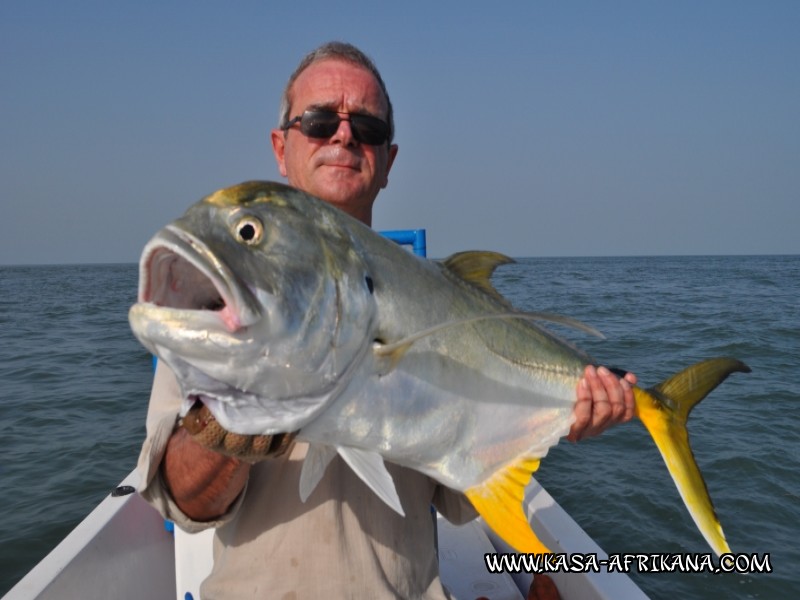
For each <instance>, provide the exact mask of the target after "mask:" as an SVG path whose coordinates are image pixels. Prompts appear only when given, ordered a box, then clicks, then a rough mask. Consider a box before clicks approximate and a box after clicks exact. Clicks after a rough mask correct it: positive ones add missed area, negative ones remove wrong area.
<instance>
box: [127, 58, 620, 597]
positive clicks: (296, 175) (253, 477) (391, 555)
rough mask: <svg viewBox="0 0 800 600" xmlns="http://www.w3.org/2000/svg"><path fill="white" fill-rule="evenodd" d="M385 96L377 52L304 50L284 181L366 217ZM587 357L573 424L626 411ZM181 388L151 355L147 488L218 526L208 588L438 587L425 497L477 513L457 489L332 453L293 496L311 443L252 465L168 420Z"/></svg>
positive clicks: (232, 592) (221, 593) (151, 496)
mask: <svg viewBox="0 0 800 600" xmlns="http://www.w3.org/2000/svg"><path fill="white" fill-rule="evenodd" d="M393 129H394V124H393V117H392V105H391V102H390V100H389V95H388V93H387V92H386V87H385V85H384V83H383V81H382V79H381V77H380V74H379V73H378V71H377V69H376V68H375V66H374V65H373V63H372V62H371V61H370V60H369V58H367V57H366V56H365V55H363V54H362V53H361V52H360V51H359V50H358V49H356V48H355V47H353V46H350V45H348V44H341V43H331V44H326V45H324V46H322V47H320V48H318V49H317V50H315V51H314V52H312V53H311V54H309V55H308V56H307V57H306V58H305V59H304V60H303V61H302V62H301V63H300V65H299V66H298V68H297V69H296V71H295V73H294V74H293V75H292V76H291V78H290V79H289V82H288V84H287V86H286V89H285V91H284V95H283V99H282V104H281V116H280V127H279V128H278V129H275V130H273V131H272V134H271V139H272V147H273V151H274V154H275V158H276V160H277V162H278V167H279V169H280V172H281V175H283V176H284V177H286V178H287V179H288V182H289V184H290V185H293V186H295V187H298V188H300V189H302V190H304V191H305V192H308V193H310V194H313V195H315V196H318V197H320V198H322V199H323V200H325V201H327V202H330V203H331V204H333V205H334V206H337V207H338V208H340V209H341V210H343V211H345V212H347V213H349V214H350V215H352V216H353V217H355V218H357V219H359V220H361V221H363V222H364V223H366V224H368V225H371V221H372V206H373V203H374V201H375V198H376V197H377V195H378V192H379V191H380V190H381V189H382V188H384V187H386V185H387V184H388V176H389V171H390V170H391V167H392V164H393V162H394V159H395V157H396V156H397V150H398V148H397V145H395V144H392V135H393ZM626 378H627V381H626V380H618V379H617V378H616V377H615V376H613V375H612V374H611V373H609V372H608V371H607V370H606V369H603V368H601V369H598V370H594V369H592V368H587V371H586V376H585V378H584V379H583V380H582V381H581V383H580V384H579V386H578V390H577V399H578V401H577V404H576V407H575V416H576V421H575V424H574V425H573V427H572V429H571V431H570V435H569V438H570V439H572V440H578V439H581V438H583V437H586V436H589V435H596V434H597V433H599V432H600V431H602V430H603V429H605V428H606V427H608V426H610V425H612V424H614V423H619V422H623V421H627V420H629V419H630V418H631V417H632V416H633V394H632V391H631V387H630V384H632V383H635V377H633V376H632V375H628V376H626ZM180 400H181V399H180V392H179V390H178V387H177V383H176V381H175V378H174V376H173V375H172V374H171V373H170V372H169V370H168V369H167V368H166V367H164V366H162V365H159V367H158V369H157V372H156V376H155V380H154V384H153V392H152V396H151V402H150V408H149V412H148V423H147V431H148V434H147V439H146V440H145V444H144V446H143V448H142V454H141V456H140V460H139V468H140V470H141V472H142V482H143V488H142V489H141V490H140V492H141V493H142V495H143V496H144V497H145V498H146V499H147V500H148V501H150V502H151V503H152V504H154V505H155V506H156V507H157V508H158V509H159V510H160V511H161V512H162V514H164V515H165V516H166V517H168V518H170V519H172V520H174V521H175V522H176V523H177V524H178V525H179V526H180V527H182V528H184V529H186V530H189V531H196V530H200V529H204V528H207V527H217V535H216V538H215V543H214V559H215V562H214V570H213V572H212V574H211V576H210V577H209V578H208V579H207V580H206V581H205V582H204V583H203V587H202V590H201V593H202V594H203V597H204V598H223V597H225V598H265V597H269V598H283V597H286V598H322V597H326V598H384V597H398V598H437V599H438V598H445V597H446V595H445V593H444V590H443V589H442V586H441V583H440V581H439V577H438V565H437V560H436V555H435V549H434V544H433V538H434V531H433V528H434V524H433V522H432V519H431V518H430V512H429V506H430V505H431V504H433V505H434V506H435V507H436V508H437V510H439V511H440V512H441V513H442V514H444V515H445V516H446V517H447V518H448V519H450V520H452V521H454V522H456V523H461V522H466V521H468V520H470V519H472V518H474V517H475V516H476V513H475V511H474V509H472V507H471V506H470V505H469V503H468V501H467V500H466V498H465V497H464V496H462V495H461V494H459V493H456V492H454V491H452V490H448V489H447V488H444V487H443V486H441V485H439V484H438V483H436V482H435V481H433V480H431V479H429V478H428V477H426V476H424V475H421V474H419V473H416V472H414V471H411V470H409V469H405V468H401V467H397V466H395V465H388V468H389V471H390V473H391V474H392V477H393V478H394V480H395V484H396V488H397V490H398V493H399V495H400V500H401V502H402V505H403V508H404V510H405V512H406V516H405V517H404V518H403V517H400V516H399V515H397V514H396V513H395V512H394V511H392V510H391V509H390V508H389V507H388V506H386V505H385V504H384V503H383V502H382V501H381V500H380V499H378V498H377V496H376V495H375V494H373V493H372V492H371V491H370V490H369V489H368V488H367V487H366V486H365V485H364V484H363V483H362V482H361V481H360V480H359V479H358V477H357V476H355V475H354V474H353V473H352V472H351V471H350V469H349V468H348V467H347V466H346V465H345V464H344V463H343V461H342V460H341V459H339V458H338V457H337V458H336V459H334V461H333V462H332V463H331V464H330V465H329V467H328V469H327V471H326V472H325V475H324V476H323V478H322V480H321V481H320V483H319V485H318V486H317V488H316V489H315V490H314V492H313V493H312V494H311V496H310V497H309V499H308V500H307V502H306V503H301V502H300V499H299V496H298V487H299V483H298V482H299V473H300V467H301V465H302V460H303V458H304V456H305V452H306V448H307V447H306V446H305V445H304V444H295V445H294V446H293V447H292V449H291V450H290V451H289V452H288V453H286V454H284V455H282V456H279V457H273V458H270V459H267V460H264V461H261V462H259V463H257V464H255V465H250V464H248V463H245V462H241V461H239V460H236V459H233V458H228V457H225V456H223V455H221V454H217V453H215V452H213V451H211V450H208V449H207V448H205V447H203V446H202V445H200V444H199V443H198V442H197V441H195V440H194V439H193V438H192V437H191V436H190V435H189V434H188V433H187V431H186V430H185V429H183V428H177V429H176V428H175V421H176V415H177V412H178V408H179V405H180Z"/></svg>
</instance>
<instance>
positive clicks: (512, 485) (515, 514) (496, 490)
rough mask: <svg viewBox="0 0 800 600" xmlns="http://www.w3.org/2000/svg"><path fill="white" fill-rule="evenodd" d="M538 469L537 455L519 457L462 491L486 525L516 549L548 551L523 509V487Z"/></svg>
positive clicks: (538, 552)
mask: <svg viewBox="0 0 800 600" xmlns="http://www.w3.org/2000/svg"><path fill="white" fill-rule="evenodd" d="M538 468H539V459H538V458H522V459H519V460H517V461H516V462H514V463H512V464H510V465H508V466H507V467H504V468H503V469H501V470H499V471H497V472H496V473H495V474H494V475H492V476H491V477H490V478H489V479H487V480H486V481H484V482H483V483H481V484H480V485H476V486H473V487H471V488H469V489H468V490H467V491H466V492H465V493H466V495H467V498H469V501H470V502H471V503H472V505H473V506H474V507H475V510H477V511H478V513H480V515H481V516H482V517H483V520H484V521H486V524H487V525H489V527H491V528H492V530H494V532H495V533H497V535H499V536H500V537H501V538H503V539H504V540H505V541H506V542H507V543H508V544H509V545H510V546H511V547H513V548H514V549H515V550H516V551H517V552H525V553H535V554H549V553H550V550H549V549H548V548H547V546H545V545H544V544H543V543H542V542H541V541H539V538H538V537H536V534H535V533H533V531H532V530H531V526H530V523H529V522H528V519H527V517H526V516H525V512H524V511H523V510H522V500H523V496H524V495H525V486H526V485H528V482H529V481H530V480H531V475H532V474H533V473H534V472H535V471H536V469H538Z"/></svg>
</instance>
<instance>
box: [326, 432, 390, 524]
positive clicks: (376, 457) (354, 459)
mask: <svg viewBox="0 0 800 600" xmlns="http://www.w3.org/2000/svg"><path fill="white" fill-rule="evenodd" d="M336 450H337V452H338V453H339V456H341V457H342V459H343V460H344V462H346V463H347V464H348V465H349V466H350V468H351V469H353V471H354V472H355V474H356V475H358V476H359V478H360V479H361V481H363V482H364V483H366V484H367V486H368V487H369V489H371V490H372V491H373V492H375V494H377V496H378V498H380V499H381V500H383V501H384V502H385V503H386V504H387V505H388V506H389V508H391V509H392V510H394V511H395V512H396V513H397V514H399V515H400V516H401V517H404V516H406V513H405V512H404V511H403V505H402V504H401V503H400V497H399V496H398V495H397V489H395V487H394V480H393V479H392V476H391V474H390V473H389V471H387V470H386V465H385V464H383V457H382V456H381V455H380V454H378V453H377V452H369V451H367V450H359V449H358V448H348V447H346V446H337V447H336Z"/></svg>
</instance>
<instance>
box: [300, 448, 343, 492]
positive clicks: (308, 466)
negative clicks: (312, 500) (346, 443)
mask: <svg viewBox="0 0 800 600" xmlns="http://www.w3.org/2000/svg"><path fill="white" fill-rule="evenodd" d="M334 456H336V448H334V447H332V446H326V445H322V444H310V445H309V447H308V453H307V454H306V457H305V459H304V460H303V467H302V469H301V470H300V500H302V501H303V502H305V501H306V500H308V497H309V496H310V495H311V492H313V491H314V488H316V487H317V484H319V481H320V479H322V476H323V475H324V474H325V469H327V468H328V464H329V463H330V462H331V460H332V459H333V457H334Z"/></svg>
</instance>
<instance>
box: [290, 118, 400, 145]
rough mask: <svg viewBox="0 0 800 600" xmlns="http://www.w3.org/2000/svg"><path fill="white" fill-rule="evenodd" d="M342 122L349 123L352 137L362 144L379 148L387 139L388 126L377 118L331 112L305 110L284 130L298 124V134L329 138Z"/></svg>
mask: <svg viewBox="0 0 800 600" xmlns="http://www.w3.org/2000/svg"><path fill="white" fill-rule="evenodd" d="M342 115H345V116H344V117H343V116H342ZM345 117H346V118H345ZM342 121H349V122H350V130H351V131H352V132H353V137H354V138H355V139H356V140H357V141H359V142H361V143H362V144H368V145H370V146H380V145H381V144H385V143H386V141H387V140H388V139H389V125H387V124H386V122H385V121H382V120H381V119H379V118H378V117H371V116H369V115H360V114H356V113H340V112H334V111H331V110H307V111H305V112H304V113H303V114H302V115H300V116H299V117H295V118H294V119H292V120H291V121H289V122H288V123H287V124H286V126H285V127H284V129H285V130H288V129H290V128H292V127H294V126H295V124H297V123H300V132H301V133H302V134H303V135H307V136H308V137H310V138H329V137H331V136H332V135H333V134H334V133H336V131H337V130H338V129H339V124H340V123H341V122H342Z"/></svg>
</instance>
